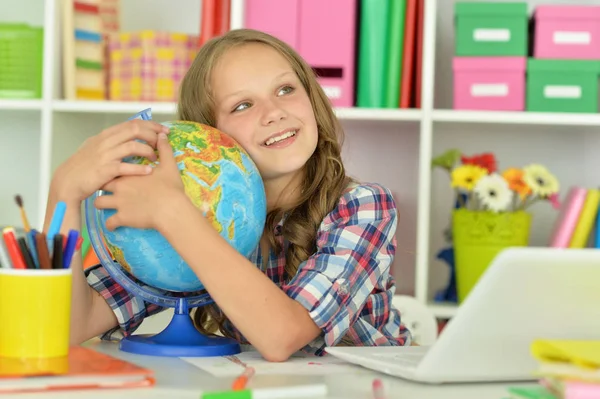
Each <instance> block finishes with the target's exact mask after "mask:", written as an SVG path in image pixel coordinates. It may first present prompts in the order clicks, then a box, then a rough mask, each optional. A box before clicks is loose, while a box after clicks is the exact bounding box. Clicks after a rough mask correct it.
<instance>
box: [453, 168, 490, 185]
mask: <svg viewBox="0 0 600 399" xmlns="http://www.w3.org/2000/svg"><path fill="white" fill-rule="evenodd" d="M485 175H487V169H484V168H482V167H481V166H477V165H461V166H459V167H457V168H456V169H454V170H453V171H452V175H451V177H452V183H451V186H452V187H458V188H464V189H465V190H468V191H471V190H473V187H474V186H475V184H476V183H477V182H478V181H479V179H481V178H482V177H483V176H485Z"/></svg>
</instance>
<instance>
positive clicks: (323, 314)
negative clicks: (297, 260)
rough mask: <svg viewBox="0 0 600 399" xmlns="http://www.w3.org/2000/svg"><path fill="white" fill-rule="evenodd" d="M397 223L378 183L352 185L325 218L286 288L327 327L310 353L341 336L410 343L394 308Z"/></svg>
mask: <svg viewBox="0 0 600 399" xmlns="http://www.w3.org/2000/svg"><path fill="white" fill-rule="evenodd" d="M396 226H397V210H396V205H395V202H394V199H393V197H392V195H391V193H390V191H389V190H388V189H386V188H384V187H382V186H380V185H377V184H362V185H358V186H356V187H354V188H353V189H351V190H350V191H349V192H348V193H346V194H345V195H344V196H343V197H342V198H341V200H340V202H339V204H338V206H337V208H336V209H335V210H334V211H332V212H331V213H330V214H329V215H328V216H327V217H326V218H325V220H324V221H323V223H322V224H321V227H320V230H319V232H318V234H317V252H316V253H315V254H313V255H312V256H311V257H310V258H309V259H308V260H307V261H306V262H304V263H303V264H301V265H300V267H299V269H298V272H297V274H296V275H295V276H294V277H293V278H292V280H291V281H290V282H289V283H288V284H287V285H285V286H283V287H282V288H283V290H284V291H285V292H286V293H287V294H288V296H289V297H291V298H293V299H295V300H297V301H298V302H299V303H300V304H302V305H303V306H304V307H305V308H306V309H307V310H308V312H309V314H310V316H311V318H312V319H313V321H314V322H315V323H316V324H317V326H319V327H320V328H321V329H322V331H323V334H322V336H320V337H318V338H317V339H316V340H315V341H314V342H312V343H311V344H309V345H308V347H307V348H305V350H306V351H309V352H314V353H315V354H322V353H323V349H324V347H325V346H334V345H336V344H338V343H339V342H340V341H341V340H342V338H344V340H345V341H347V340H349V341H350V342H351V344H353V345H357V346H367V345H368V346H373V345H407V344H410V339H411V338H410V332H409V331H408V330H407V329H406V328H405V327H404V325H402V324H401V322H400V314H399V313H398V311H397V310H394V309H393V308H392V306H391V300H392V296H393V295H394V292H395V289H396V287H395V283H394V279H393V278H392V277H391V275H390V266H391V264H392V261H393V259H394V255H395V251H396V238H395V233H396Z"/></svg>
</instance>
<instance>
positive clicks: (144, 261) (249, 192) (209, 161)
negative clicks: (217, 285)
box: [100, 121, 266, 292]
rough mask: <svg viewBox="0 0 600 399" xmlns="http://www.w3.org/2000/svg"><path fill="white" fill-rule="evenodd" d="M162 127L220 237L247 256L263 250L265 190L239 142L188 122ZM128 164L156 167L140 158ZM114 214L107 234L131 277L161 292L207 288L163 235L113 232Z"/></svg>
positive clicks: (190, 190)
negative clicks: (261, 241) (167, 130)
mask: <svg viewBox="0 0 600 399" xmlns="http://www.w3.org/2000/svg"><path fill="white" fill-rule="evenodd" d="M163 124H164V125H165V126H168V127H169V130H170V133H169V135H168V138H169V143H170V144H171V146H172V148H173V152H174V155H175V158H176V160H177V164H178V166H179V171H180V174H181V178H182V180H183V186H184V188H185V192H186V194H187V195H188V197H189V198H190V200H191V201H192V202H193V204H194V205H195V206H196V207H197V208H198V210H199V211H201V212H202V214H203V215H204V216H205V217H206V218H207V220H208V221H209V222H210V224H211V225H212V227H213V228H215V229H216V230H217V231H218V232H219V234H220V235H221V237H223V238H224V239H225V240H226V241H227V242H228V243H229V244H230V245H231V246H232V247H233V248H235V249H236V250H237V251H238V252H239V253H241V254H242V255H244V256H246V257H248V256H250V254H251V253H252V252H253V251H254V250H255V249H256V247H257V246H258V243H259V240H260V237H261V235H262V232H263V228H264V224H265V218H266V198H265V191H264V186H263V183H262V179H261V176H260V173H259V172H258V169H257V168H256V165H255V164H254V163H253V161H252V160H251V158H250V157H249V156H248V154H247V153H246V151H245V150H244V149H243V148H242V147H241V146H240V145H239V144H238V143H237V142H236V141H234V140H233V139H232V138H231V137H230V136H228V135H226V134H224V133H222V132H220V131H219V130H217V129H215V128H213V127H210V126H206V125H202V124H200V123H196V122H189V121H175V122H166V123H163ZM127 161H128V162H131V163H137V164H152V162H150V161H149V160H148V159H146V158H140V157H134V158H129V159H127ZM158 162H160V160H159V161H158ZM149 195H152V194H149ZM114 213H115V211H114V210H112V209H111V210H103V211H101V216H100V218H101V224H100V226H101V228H102V236H103V238H104V240H105V243H106V246H107V247H108V249H109V250H110V252H111V253H112V255H113V257H114V258H115V260H116V261H117V262H118V263H119V264H120V265H121V267H123V268H124V269H125V270H126V271H127V272H128V273H130V274H131V275H133V276H134V277H136V278H137V279H138V280H140V281H141V282H143V283H145V284H147V285H150V286H152V287H154V288H157V289H161V290H167V291H176V292H194V291H199V290H201V289H203V288H204V287H203V285H202V282H201V281H199V280H198V278H197V277H196V275H195V273H194V271H193V270H192V269H191V268H190V267H189V266H188V265H187V263H186V262H185V261H184V260H183V258H182V257H181V256H180V255H179V254H178V253H177V252H176V251H175V250H174V249H173V247H172V246H171V245H170V244H169V242H168V241H167V240H166V239H165V238H164V237H163V236H162V235H161V234H160V233H159V232H158V231H156V230H141V229H136V228H131V227H119V228H117V229H115V230H113V231H110V230H108V229H107V228H106V219H108V218H109V217H110V216H112V215H113V214H114ZM198 239H201V237H199V238H198ZM198 256H202V254H198Z"/></svg>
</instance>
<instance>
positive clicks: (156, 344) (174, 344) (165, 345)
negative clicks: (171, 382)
mask: <svg viewBox="0 0 600 399" xmlns="http://www.w3.org/2000/svg"><path fill="white" fill-rule="evenodd" d="M120 348H121V350H123V351H124V352H131V353H137V354H141V355H152V356H176V357H204V356H227V355H235V354H237V353H240V345H239V344H238V343H237V341H235V340H233V339H229V338H222V337H207V336H205V335H203V334H202V333H200V331H198V330H197V329H196V327H194V324H193V322H192V319H191V318H190V316H189V314H188V306H187V301H186V300H185V298H178V300H177V306H176V307H175V313H174V314H173V318H172V319H171V322H170V323H169V325H168V326H167V327H166V328H165V329H164V330H163V331H161V332H160V333H158V334H156V335H148V334H145V335H132V336H129V337H127V338H124V339H123V340H122V341H121V344H120Z"/></svg>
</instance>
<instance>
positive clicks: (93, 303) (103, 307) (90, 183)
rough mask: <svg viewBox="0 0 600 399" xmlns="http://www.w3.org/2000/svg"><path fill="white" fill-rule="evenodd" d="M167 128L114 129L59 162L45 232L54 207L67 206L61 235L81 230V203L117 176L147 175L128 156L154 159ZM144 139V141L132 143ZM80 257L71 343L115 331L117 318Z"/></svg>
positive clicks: (137, 124)
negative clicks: (160, 135) (159, 138)
mask: <svg viewBox="0 0 600 399" xmlns="http://www.w3.org/2000/svg"><path fill="white" fill-rule="evenodd" d="M160 132H168V129H167V128H166V127H164V126H162V125H160V124H158V123H156V122H151V121H142V120H131V121H128V122H124V123H122V124H119V125H116V126H113V127H110V128H108V129H106V130H104V131H102V132H101V133H99V134H97V135H95V136H92V137H90V138H89V139H87V140H86V141H85V142H84V143H83V145H82V146H81V147H80V148H79V149H78V150H77V152H75V153H74V154H73V155H72V156H71V157H70V158H69V159H67V160H66V161H65V162H64V163H63V164H61V165H60V166H59V167H58V168H57V170H56V172H55V174H54V176H53V179H52V183H51V187H50V192H49V194H48V204H47V207H46V215H45V220H44V231H45V232H47V231H48V228H49V226H50V221H51V219H52V215H53V213H54V208H55V207H56V203H57V202H59V201H63V202H65V204H66V205H67V209H66V213H65V217H64V220H63V223H62V225H61V229H60V231H61V233H63V234H68V231H69V230H70V229H75V230H78V231H80V230H81V228H82V223H81V204H82V202H83V201H84V200H85V199H86V198H87V197H89V196H90V195H91V194H93V193H94V192H95V191H96V190H99V189H101V188H102V187H103V186H104V185H105V184H107V183H108V182H110V181H113V180H114V179H116V178H120V177H123V176H129V175H133V176H136V175H147V174H148V173H150V172H151V169H149V168H148V167H146V166H142V165H133V164H127V163H124V162H122V159H123V158H125V157H128V156H144V157H148V158H150V159H154V158H155V154H154V147H155V146H156V141H157V135H158V133H160ZM135 139H138V140H144V141H145V143H141V142H137V141H134V140H135ZM82 263H83V260H82V258H81V253H77V254H75V256H74V257H73V263H72V266H71V267H72V269H73V284H72V301H71V303H72V308H71V330H70V341H71V343H72V344H79V343H81V342H83V341H85V340H87V339H90V338H92V337H94V336H97V335H99V334H100V333H102V332H104V331H106V330H109V329H111V328H112V327H116V326H117V325H118V323H117V318H116V316H115V314H114V312H113V311H112V310H111V308H110V306H109V305H108V304H107V302H106V301H105V300H104V298H102V297H101V296H100V295H99V294H97V293H96V291H95V290H93V289H92V288H91V287H90V286H89V284H88V283H87V280H86V278H85V275H84V271H83V264H82Z"/></svg>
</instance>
